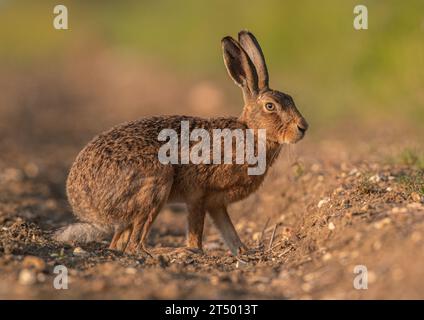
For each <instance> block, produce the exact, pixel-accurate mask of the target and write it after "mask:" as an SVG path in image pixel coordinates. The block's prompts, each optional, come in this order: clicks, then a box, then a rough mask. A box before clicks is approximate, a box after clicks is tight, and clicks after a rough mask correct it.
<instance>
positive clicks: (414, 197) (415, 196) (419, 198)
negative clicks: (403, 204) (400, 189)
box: [411, 192, 422, 202]
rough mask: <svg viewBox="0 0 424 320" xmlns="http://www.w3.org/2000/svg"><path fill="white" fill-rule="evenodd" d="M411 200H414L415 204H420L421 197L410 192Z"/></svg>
mask: <svg viewBox="0 0 424 320" xmlns="http://www.w3.org/2000/svg"><path fill="white" fill-rule="evenodd" d="M411 199H412V200H414V201H415V202H421V200H422V199H421V196H420V194H419V193H418V192H412V193H411Z"/></svg>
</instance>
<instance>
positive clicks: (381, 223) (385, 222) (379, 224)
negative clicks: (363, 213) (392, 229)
mask: <svg viewBox="0 0 424 320" xmlns="http://www.w3.org/2000/svg"><path fill="white" fill-rule="evenodd" d="M391 222H392V220H391V219H390V218H384V219H381V220H380V221H377V222H375V223H374V228H376V229H381V228H383V227H384V226H386V225H388V224H390V223H391Z"/></svg>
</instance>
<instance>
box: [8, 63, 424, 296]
mask: <svg viewBox="0 0 424 320" xmlns="http://www.w3.org/2000/svg"><path fill="white" fill-rule="evenodd" d="M99 68H101V64H100V66H99ZM121 71H122V70H121ZM72 72H75V71H72V70H68V74H67V77H68V80H69V78H70V79H72V75H73V73H72ZM31 76H32V78H33V79H35V80H33V82H31V83H28V84H27V86H24V88H23V92H24V93H25V94H26V95H27V96H28V95H29V93H32V94H33V96H32V97H33V98H31V99H32V100H31V99H30V98H28V99H29V100H28V101H26V100H24V101H23V102H22V98H18V94H17V93H16V92H15V95H14V93H13V92H10V91H9V92H8V96H7V97H8V98H9V100H5V99H4V100H3V102H4V101H9V102H10V103H16V104H15V106H16V109H13V112H11V111H10V110H12V108H10V109H7V110H6V109H5V108H4V107H3V108H2V113H3V115H4V119H6V120H7V121H5V122H4V123H3V125H2V128H1V132H2V134H3V136H4V137H5V138H4V139H3V140H2V142H1V144H0V145H1V150H2V153H1V155H0V298H2V299H74V298H80V299H87V298H95V299H106V298H107V299H115V298H119V299H124V298H128V299H215V298H218V299H256V298H257V299H311V298H312V299H315V298H318V299H374V298H382V299H406V298H413V299H423V298H424V250H423V244H424V204H423V201H424V199H423V195H424V194H423V192H424V182H423V181H424V171H423V170H422V168H420V167H419V166H417V164H416V161H414V159H415V158H414V157H413V156H412V157H411V156H409V157H408V156H402V154H404V153H402V152H404V151H403V150H405V149H407V148H409V150H414V148H415V149H416V148H420V147H422V146H420V145H419V143H420V141H419V136H418V135H416V134H415V133H414V132H413V131H411V130H408V129H405V128H407V125H406V124H405V125H404V126H403V125H398V128H397V129H394V128H390V130H389V129H384V126H380V127H379V128H380V129H378V130H377V129H376V127H375V126H374V125H373V126H370V125H366V124H363V129H361V130H360V132H361V133H360V134H359V133H358V131H357V130H356V129H355V128H352V127H350V126H349V123H348V122H345V123H340V124H339V125H337V126H336V127H337V128H338V129H339V130H336V129H334V130H331V131H328V130H324V128H321V129H320V130H318V129H316V130H315V131H314V129H313V121H312V122H311V121H310V122H311V125H312V126H311V129H312V130H311V131H310V132H308V134H307V137H306V138H305V140H304V141H302V142H301V143H299V144H298V145H296V146H292V147H285V149H284V152H283V154H282V155H281V156H280V158H279V160H278V161H277V162H276V164H275V166H274V167H273V168H272V170H271V172H270V173H269V175H268V177H267V179H266V181H265V183H264V185H263V186H262V187H261V188H260V190H259V191H258V192H256V193H255V194H253V195H251V196H250V197H249V198H247V199H245V200H243V201H241V202H239V203H235V204H233V205H231V206H230V208H229V212H230V215H231V217H232V219H233V221H234V224H235V226H236V229H237V231H238V233H239V235H240V237H241V239H242V240H243V241H244V242H245V243H246V245H247V246H248V247H249V248H251V249H254V250H253V251H252V253H250V254H249V255H246V256H243V257H240V258H239V259H237V258H236V257H233V256H231V255H230V253H229V251H228V249H227V248H226V246H225V245H224V244H223V242H222V240H221V238H220V236H219V234H218V232H217V230H216V229H215V227H214V226H213V224H212V223H211V221H210V220H209V219H207V221H206V226H205V236H204V254H203V255H200V254H195V253H189V252H187V253H184V252H179V253H169V254H159V253H157V254H155V252H160V248H161V247H179V246H182V245H183V244H184V235H185V216H186V213H185V210H184V208H180V207H168V208H166V209H165V210H163V212H162V213H161V214H160V216H159V218H158V220H157V221H156V222H155V224H154V227H153V230H152V232H151V234H150V237H149V246H150V248H151V250H152V252H153V253H154V254H153V257H149V256H146V255H142V254H140V255H127V254H123V253H120V252H114V251H111V250H109V249H108V241H104V242H101V243H90V244H85V245H84V244H80V245H75V246H71V245H63V244H61V243H57V242H55V241H53V240H52V238H51V235H52V232H53V231H54V230H55V229H57V228H59V227H61V226H64V225H66V224H68V223H70V222H72V221H74V220H73V219H74V218H73V216H72V212H71V210H70V208H69V205H68V203H67V200H66V195H65V191H64V185H65V180H66V175H67V172H68V169H69V166H70V164H71V163H72V161H73V159H74V158H75V156H76V154H77V153H78V151H79V150H80V149H81V148H82V147H83V145H84V143H85V142H86V141H88V140H89V139H90V137H91V136H92V135H93V134H95V133H96V132H98V131H100V129H106V128H107V127H108V126H109V125H111V124H113V123H117V122H119V121H118V120H123V119H121V118H119V116H116V117H115V118H114V115H116V114H120V116H121V117H128V118H130V116H131V117H135V116H136V115H137V116H140V115H141V113H140V112H139V111H138V110H137V109H134V108H130V107H128V108H126V109H125V108H124V111H122V110H115V111H114V112H115V113H114V114H110V113H109V114H107V115H104V114H102V113H101V112H99V110H100V109H99V108H100V106H101V102H102V101H103V100H101V101H100V98H98V99H97V100H93V99H85V98H86V97H87V96H86V93H84V92H83V91H82V89H81V88H80V87H77V88H74V87H72V88H69V86H65V84H64V83H60V82H59V83H57V81H56V80H55V81H52V80H51V79H50V78H48V77H47V79H46V78H45V76H44V75H43V76H41V75H40V74H39V73H37V72H34V74H31ZM16 79H17V80H16ZM16 79H15V81H16V82H18V81H22V78H19V76H16ZM86 81H89V80H86ZM102 81H103V82H104V81H106V80H102ZM140 81H141V80H140ZM150 81H155V79H151V78H150ZM156 81H158V82H159V81H160V82H163V81H168V80H163V77H162V78H160V77H159V78H158V79H157V80H156ZM169 81H171V80H169ZM65 82H66V81H65ZM71 82H72V81H71ZM94 82H95V80H93V83H94ZM12 83H13V79H12ZM34 83H35V84H36V85H35V86H34ZM74 83H76V81H74ZM93 83H92V84H91V85H93V86H94V84H93ZM102 85H104V83H103V84H102ZM180 85H181V84H180ZM182 85H184V84H182ZM51 86H53V88H52V87H51ZM79 86H81V87H84V85H83V84H81V83H80V82H79ZM111 87H113V82H112V84H111ZM152 87H153V86H152ZM47 88H48V89H47ZM36 92H41V93H40V94H39V95H36V94H35V93H36ZM46 92H49V95H47V94H45V93H46ZM52 92H55V94H52ZM81 92H82V93H81ZM104 92H106V94H109V95H113V94H112V93H111V92H110V91H109V90H104ZM43 94H44V95H43ZM96 94H97V95H98V96H100V94H98V93H93V95H96ZM168 94H170V93H168ZM175 95H178V93H175ZM19 96H20V94H19ZM124 96H125V93H124ZM171 96H172V94H171ZM7 97H6V98H7ZM46 97H48V98H46ZM102 99H106V98H104V97H102ZM167 99H168V100H172V99H171V98H167ZM16 101H17V102H16ZM93 101H94V102H93ZM56 103H58V104H60V105H61V106H63V105H65V107H63V108H59V110H56V109H54V107H50V109H49V107H46V106H51V105H55V104H56ZM90 103H93V105H94V106H99V107H98V109H96V108H95V107H93V108H91V109H88V108H87V109H85V107H86V106H87V105H88V104H90ZM126 104H127V105H131V102H128V100H127V103H126ZM71 105H76V106H78V108H76V107H75V108H73V109H71V110H72V111H69V110H70V109H67V108H68V107H69V106H71ZM152 105H154V103H152ZM43 108H47V111H46V109H43ZM69 108H70V107H69ZM146 108H147V107H146ZM164 108H165V107H164ZM5 110H6V111H8V112H6V111H5ZM28 110H30V111H28ZM40 110H41V111H40ZM128 110H129V111H128ZM146 110H147V109H146ZM158 110H159V112H160V111H161V110H162V109H160V108H159V109H158ZM109 111H110V110H109ZM121 111H122V112H121ZM28 112H30V116H28ZM143 112H144V111H143ZM187 112H190V110H188V111H187V110H184V109H183V110H182V112H178V113H187ZM146 113H148V111H146ZM217 113H219V110H218V111H217ZM27 116H28V119H27V118H25V117H27ZM306 116H307V115H306ZM93 119H96V121H94V120H93ZM309 120H310V119H309ZM22 122H23V123H24V125H23V126H22ZM417 146H418V147H417ZM399 155H400V156H399ZM411 159H412V160H411ZM57 265H64V266H66V268H67V270H68V276H69V283H68V289H62V290H58V289H55V288H54V286H53V283H54V279H55V277H56V276H57V274H56V273H54V270H55V266H57ZM355 266H365V267H366V268H367V278H368V284H367V287H368V288H367V289H362V290H361V289H355V287H354V280H355V277H357V276H358V274H355V273H354V269H355Z"/></svg>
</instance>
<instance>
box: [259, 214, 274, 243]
mask: <svg viewBox="0 0 424 320" xmlns="http://www.w3.org/2000/svg"><path fill="white" fill-rule="evenodd" d="M269 220H271V218H268V220H267V221H266V223H265V225H264V227H263V229H262V232H261V238H260V239H259V243H263V239H264V234H265V229H266V227H268V223H269Z"/></svg>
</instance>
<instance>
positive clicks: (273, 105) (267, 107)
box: [265, 102, 275, 111]
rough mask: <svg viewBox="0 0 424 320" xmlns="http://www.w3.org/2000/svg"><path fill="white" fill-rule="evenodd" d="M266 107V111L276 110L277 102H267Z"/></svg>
mask: <svg viewBox="0 0 424 320" xmlns="http://www.w3.org/2000/svg"><path fill="white" fill-rule="evenodd" d="M265 109H266V111H274V110H275V104H273V103H271V102H268V103H265Z"/></svg>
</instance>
